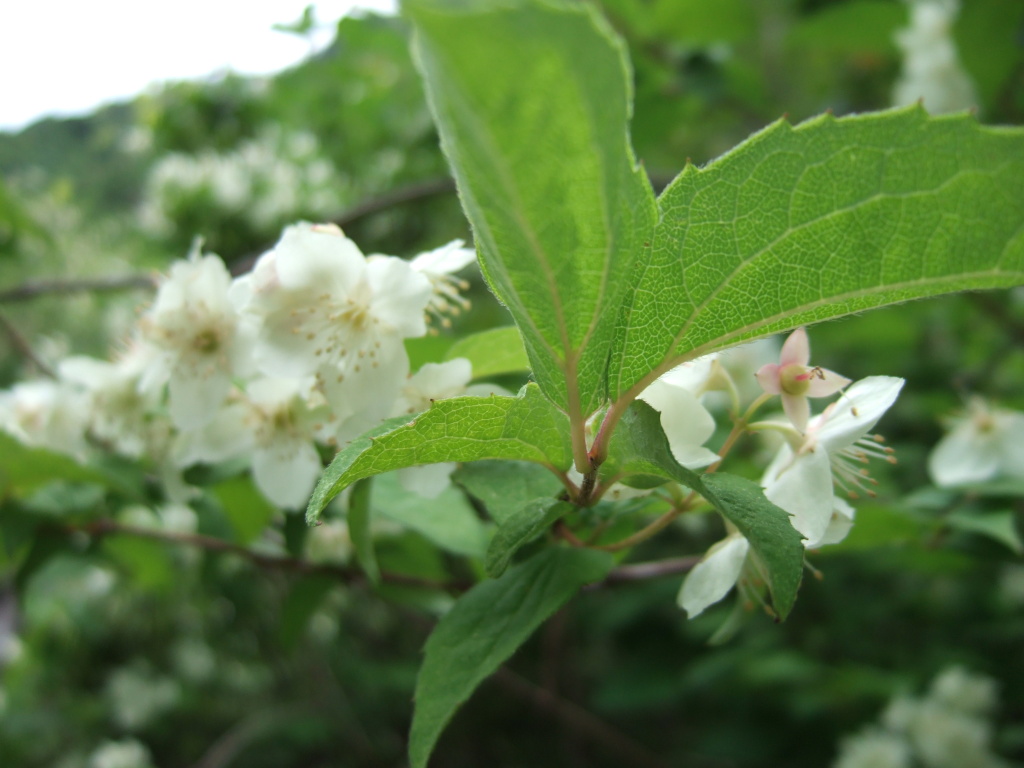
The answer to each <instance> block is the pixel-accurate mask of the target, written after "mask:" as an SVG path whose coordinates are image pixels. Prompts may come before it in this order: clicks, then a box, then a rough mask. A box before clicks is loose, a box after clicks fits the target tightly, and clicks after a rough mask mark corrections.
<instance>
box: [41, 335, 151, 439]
mask: <svg viewBox="0 0 1024 768" xmlns="http://www.w3.org/2000/svg"><path fill="white" fill-rule="evenodd" d="M149 349H151V348H149V347H146V346H145V345H138V344H137V345H135V346H133V347H132V349H131V350H130V353H129V354H128V355H126V356H125V357H123V358H121V359H120V360H117V361H115V362H107V361H106V360H97V359H95V358H91V357H85V356H78V357H69V358H67V359H65V360H62V361H61V363H60V368H59V371H60V376H61V378H62V379H63V380H65V381H68V382H71V383H73V384H76V385H78V386H79V387H81V389H82V391H83V392H84V394H85V397H86V402H87V406H86V413H87V414H88V418H89V429H90V430H91V431H92V433H93V434H94V435H95V436H96V437H97V438H99V439H100V440H102V441H104V442H105V443H107V444H109V445H110V446H111V447H112V448H114V450H116V451H118V452H119V453H121V454H123V455H125V456H130V457H132V458H139V457H141V456H143V455H144V454H145V453H146V452H147V451H148V450H149V449H150V448H151V447H152V446H151V444H152V443H153V433H154V424H153V422H154V421H155V420H158V419H160V418H161V417H160V416H158V415H157V409H158V406H159V400H160V397H159V395H160V393H159V391H158V390H153V389H151V390H149V391H148V392H143V391H140V381H141V379H142V376H143V374H144V372H145V371H146V369H147V368H148V366H149V365H150V364H151V363H152V362H153V356H152V354H149V353H148V352H147V350H149ZM163 418H166V417H163ZM156 431H157V432H160V430H159V429H157V430H156Z"/></svg>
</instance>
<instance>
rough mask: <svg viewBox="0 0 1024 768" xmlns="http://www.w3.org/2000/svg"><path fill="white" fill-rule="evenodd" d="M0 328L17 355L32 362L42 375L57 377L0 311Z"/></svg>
mask: <svg viewBox="0 0 1024 768" xmlns="http://www.w3.org/2000/svg"><path fill="white" fill-rule="evenodd" d="M0 328H2V329H3V331H4V333H6V334H7V338H8V339H10V340H11V346H12V347H14V350H15V351H16V352H17V353H18V354H19V355H21V356H22V357H24V358H25V359H26V360H28V361H29V362H30V363H32V365H34V366H35V367H36V369H37V370H38V371H39V372H40V373H41V374H42V375H43V376H46V377H47V378H50V379H56V378H57V372H56V371H54V370H53V368H51V367H50V366H49V365H47V364H46V361H45V360H43V359H42V358H41V357H39V355H37V354H36V351H35V350H34V349H32V345H31V344H29V343H28V340H27V339H26V338H25V337H24V336H22V335H21V333H20V332H19V331H18V329H17V328H15V327H14V324H13V323H11V321H10V320H8V319H7V316H6V315H4V314H3V313H2V312H0Z"/></svg>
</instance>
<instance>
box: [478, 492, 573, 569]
mask: <svg viewBox="0 0 1024 768" xmlns="http://www.w3.org/2000/svg"><path fill="white" fill-rule="evenodd" d="M572 509H573V506H572V504H569V503H568V502H565V501H558V500H557V499H537V500H536V501H532V502H530V503H529V504H527V505H526V506H525V507H523V508H522V509H521V510H519V511H518V512H516V513H515V514H513V515H512V516H510V517H509V518H508V519H507V520H506V521H505V522H504V523H503V524H502V525H501V526H500V527H499V528H498V530H497V531H495V533H494V538H492V539H491V544H490V546H488V547H487V558H486V559H485V560H484V568H485V569H486V570H487V575H488V576H490V577H491V578H497V577H498V576H501V574H502V573H504V572H505V569H506V568H508V564H509V563H510V562H512V557H513V555H515V553H516V552H517V551H518V550H519V548H520V547H522V546H523V545H525V544H529V543H530V542H531V541H533V540H534V539H536V538H537V537H538V536H540V535H541V534H542V533H544V531H546V530H547V529H548V528H550V527H551V526H552V525H554V523H555V522H556V521H558V520H559V519H560V518H561V517H563V516H565V515H566V514H568V513H569V512H570V511H571V510H572Z"/></svg>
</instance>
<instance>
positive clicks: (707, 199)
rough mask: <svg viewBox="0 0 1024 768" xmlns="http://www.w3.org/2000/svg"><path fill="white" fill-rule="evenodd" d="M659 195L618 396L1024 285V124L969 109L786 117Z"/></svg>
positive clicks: (624, 337)
mask: <svg viewBox="0 0 1024 768" xmlns="http://www.w3.org/2000/svg"><path fill="white" fill-rule="evenodd" d="M659 206H660V208H661V214H662V219H661V221H660V223H659V225H658V227H657V230H656V232H655V234H654V237H653V240H652V247H651V249H650V251H649V253H648V254H647V255H646V257H645V261H644V262H643V263H642V264H640V265H638V268H637V269H636V270H634V272H633V273H632V274H633V285H632V288H631V295H630V296H629V298H628V299H627V301H626V303H625V306H624V310H623V313H622V316H621V326H620V328H619V333H618V335H617V337H616V343H615V349H614V351H613V355H612V359H611V363H610V366H609V389H610V391H611V392H612V394H613V396H618V395H620V394H622V393H625V392H628V391H630V390H631V389H633V391H634V392H635V388H636V387H637V385H638V384H639V385H641V386H642V385H643V383H644V381H645V380H647V379H649V378H650V374H651V372H652V371H655V370H656V369H659V370H660V369H664V367H666V366H668V365H670V364H671V363H672V362H673V361H677V360H683V359H688V358H692V357H697V356H699V355H702V354H705V353H707V352H711V351H714V350H716V349H721V348H723V347H727V346H729V345H732V344H735V343H737V342H740V341H744V340H748V339H754V338H757V337H760V336H765V335H767V334H770V333H775V332H778V331H784V330H787V329H790V328H794V327H796V326H799V325H802V324H805V323H811V322H816V321H819V320H825V319H828V318H833V317H838V316H840V315H846V314H849V313H851V312H858V311H861V310H865V309H871V308H873V307H880V306H883V305H886V304H893V303H896V302H901V301H907V300H909V299H916V298H921V297H925V296H932V295H936V294H940V293H946V292H950V291H961V290H969V289H979V288H998V287H1004V286H1011V285H1016V284H1019V283H1022V282H1024V130H1021V129H1019V128H984V127H981V126H979V125H978V124H977V123H976V122H975V120H974V119H973V118H972V117H969V116H966V115H955V116H949V117H941V118H930V117H928V116H927V114H926V113H925V112H924V111H923V110H922V109H921V108H920V107H910V108H905V109H898V110H892V111H889V112H883V113H877V114H870V115H857V116H853V117H847V118H843V119H835V118H833V117H832V116H831V115H824V116H821V117H818V118H815V119H813V120H810V121H808V122H806V123H803V124H801V125H799V126H797V127H795V128H794V127H792V126H790V125H789V124H788V123H786V122H784V121H780V122H778V123H775V124H773V125H771V126H769V127H768V128H766V129H765V130H763V131H761V132H760V133H758V134H756V135H754V136H752V137H751V138H750V139H748V140H747V141H746V142H744V143H743V144H741V145H740V146H738V147H737V148H736V149H734V150H733V151H732V152H730V153H729V154H727V155H725V156H724V157H722V158H720V159H719V160H716V161H715V162H713V163H712V164H711V165H709V166H708V167H706V168H703V169H698V168H695V167H693V166H688V167H687V168H686V169H685V170H684V171H683V172H682V173H681V174H680V175H679V177H678V178H676V180H675V181H674V182H673V183H672V184H671V185H670V186H669V187H668V188H667V189H666V190H665V192H664V193H663V194H662V195H661V198H660V200H659Z"/></svg>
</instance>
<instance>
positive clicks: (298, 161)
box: [140, 129, 343, 234]
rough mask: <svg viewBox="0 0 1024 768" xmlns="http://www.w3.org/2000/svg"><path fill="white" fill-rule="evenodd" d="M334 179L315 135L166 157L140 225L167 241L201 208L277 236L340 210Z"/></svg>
mask: <svg viewBox="0 0 1024 768" xmlns="http://www.w3.org/2000/svg"><path fill="white" fill-rule="evenodd" d="M337 179H338V174H337V173H336V171H335V169H334V166H333V165H332V164H331V162H330V161H329V160H327V159H326V158H325V157H324V156H323V155H322V153H321V151H320V147H319V145H318V144H317V140H316V138H315V137H314V136H313V135H312V134H309V133H305V132H290V133H286V132H284V131H282V130H279V129H269V130H265V131H264V132H263V133H261V134H260V135H259V136H257V137H256V138H254V139H252V140H249V141H245V142H242V143H241V144H239V145H238V146H237V147H236V148H235V149H233V150H232V151H230V152H223V153H218V152H215V151H213V150H204V151H203V152H201V153H199V154H196V155H190V154H184V153H171V154H168V155H166V156H164V157H163V158H162V159H161V160H160V161H159V162H158V163H157V164H156V166H154V168H153V170H152V171H151V172H150V175H149V178H148V180H147V182H146V193H145V198H144V202H143V205H142V209H141V211H140V220H141V221H142V223H143V225H144V226H145V227H146V228H147V229H148V230H149V231H151V232H154V233H157V234H167V233H169V232H171V231H173V229H174V227H175V225H174V222H176V221H180V220H181V216H182V215H183V213H184V212H186V211H192V210H199V209H202V210H214V211H217V212H218V214H219V216H220V218H221V219H222V220H223V219H228V220H242V221H247V222H249V224H250V225H252V226H253V227H254V228H255V229H256V230H257V231H272V230H273V229H274V228H275V227H279V226H280V225H281V224H282V223H284V222H286V221H289V220H294V218H295V217H296V216H299V215H304V216H327V215H329V214H332V213H334V212H335V211H337V210H338V209H339V208H340V206H341V205H342V203H343V201H342V199H341V197H340V195H339V192H338V189H337Z"/></svg>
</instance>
